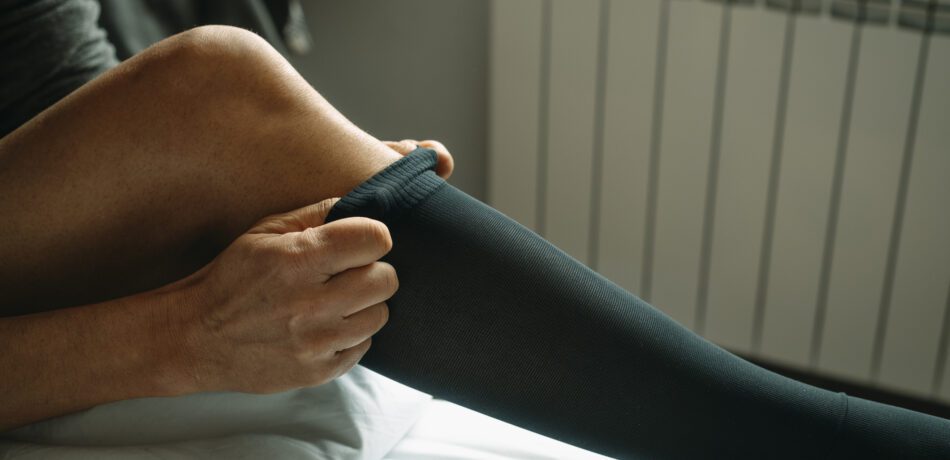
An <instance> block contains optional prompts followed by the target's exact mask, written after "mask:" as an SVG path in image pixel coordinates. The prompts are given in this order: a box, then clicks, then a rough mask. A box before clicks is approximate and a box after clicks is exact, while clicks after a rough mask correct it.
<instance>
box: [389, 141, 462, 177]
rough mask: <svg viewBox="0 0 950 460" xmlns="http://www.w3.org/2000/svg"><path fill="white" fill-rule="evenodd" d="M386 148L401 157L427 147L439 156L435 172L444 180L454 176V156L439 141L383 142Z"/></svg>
mask: <svg viewBox="0 0 950 460" xmlns="http://www.w3.org/2000/svg"><path fill="white" fill-rule="evenodd" d="M383 143H384V144H386V146H388V147H389V148H391V149H393V150H395V151H396V153H398V154H400V155H403V156H405V155H408V154H409V152H412V151H413V150H415V149H416V146H417V145H418V146H419V147H425V148H427V149H432V150H435V153H436V154H437V156H438V160H437V161H438V163H437V164H436V166H435V172H436V174H438V175H439V176H440V177H442V178H443V179H448V178H449V176H451V175H452V171H453V170H454V169H455V160H453V159H452V154H451V153H449V150H448V149H447V148H445V146H444V145H442V143H441V142H439V141H431V140H427V141H422V142H419V141H416V140H413V139H403V140H401V141H399V142H393V141H383Z"/></svg>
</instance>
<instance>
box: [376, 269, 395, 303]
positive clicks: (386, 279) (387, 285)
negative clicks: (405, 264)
mask: <svg viewBox="0 0 950 460" xmlns="http://www.w3.org/2000/svg"><path fill="white" fill-rule="evenodd" d="M377 264H379V265H380V267H381V268H380V270H381V271H382V275H381V276H380V278H381V283H382V285H383V289H385V292H387V293H388V294H389V296H392V295H393V294H395V293H396V291H397V290H399V276H397V275H396V269H395V268H394V267H393V266H392V265H390V264H388V263H386V262H377Z"/></svg>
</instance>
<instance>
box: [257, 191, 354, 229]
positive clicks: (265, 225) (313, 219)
mask: <svg viewBox="0 0 950 460" xmlns="http://www.w3.org/2000/svg"><path fill="white" fill-rule="evenodd" d="M337 201H340V199H339V198H327V199H326V200H323V201H321V202H319V203H314V204H311V205H309V206H304V207H302V208H300V209H295V210H293V211H290V212H286V213H283V214H274V215H272V216H268V217H265V218H263V219H261V220H260V221H259V222H258V223H257V224H255V225H254V227H253V228H251V230H250V231H248V233H275V234H284V233H291V232H302V231H304V230H306V229H308V228H311V227H319V226H321V225H323V224H324V222H326V220H327V214H329V213H330V209H332V208H333V205H334V204H336V202H337Z"/></svg>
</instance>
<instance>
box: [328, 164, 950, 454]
mask: <svg viewBox="0 0 950 460" xmlns="http://www.w3.org/2000/svg"><path fill="white" fill-rule="evenodd" d="M435 164H436V156H435V153H434V152H433V151H431V150H425V149H419V150H416V151H415V152H413V153H412V154H410V155H409V156H407V157H406V158H403V159H401V160H399V161H397V162H396V163H394V164H392V165H391V166H390V167H389V168H387V169H386V170H384V171H382V172H380V173H379V174H377V175H376V176H375V177H373V178H371V179H369V180H368V181H366V182H365V183H363V184H362V185H360V186H359V187H357V188H356V189H355V190H353V191H352V192H351V193H349V194H348V195H347V196H345V197H343V199H342V200H341V201H339V202H338V203H337V204H336V205H335V206H334V208H333V210H332V211H331V212H330V215H329V217H328V221H332V220H336V219H340V218H343V217H349V216H366V217H370V218H373V219H378V220H381V221H382V222H384V223H386V225H387V226H388V227H389V230H390V232H391V233H392V238H393V250H392V252H390V253H389V255H387V256H386V258H385V259H384V260H387V261H389V262H390V263H392V264H393V266H395V267H396V270H397V272H398V273H399V280H400V288H399V291H398V292H397V293H396V295H395V296H394V297H393V298H391V299H390V300H389V301H388V304H389V308H390V318H389V322H388V323H387V325H386V327H385V328H383V329H382V330H381V331H380V332H379V333H377V334H376V335H375V336H374V337H373V347H372V348H371V349H370V351H369V353H368V354H367V355H366V356H365V357H364V358H363V360H362V361H361V364H363V365H364V366H366V367H368V368H370V369H372V370H375V371H377V372H380V373H382V374H383V375H386V376H388V377H390V378H393V379H395V380H397V381H400V382H402V383H404V384H407V385H409V386H412V387H414V388H417V389H420V390H422V391H426V392H429V393H431V394H433V395H434V396H436V397H439V398H444V399H447V400H449V401H453V402H455V403H458V404H461V405H463V406H466V407H469V408H471V409H474V410H477V411H479V412H483V413H486V414H488V415H491V416H494V417H497V418H500V419H502V420H505V421H508V422H511V423H514V424H516V425H519V426H522V427H525V428H528V429H530V430H533V431H536V432H538V433H541V434H545V435H548V436H551V437H554V438H557V439H561V440H564V441H566V442H569V443H572V444H575V445H578V446H580V447H584V448H586V449H589V450H592V451H595V452H600V453H604V454H607V455H612V456H616V457H620V458H634V457H637V458H794V459H799V458H862V459H864V458H950V421H948V420H944V419H941V418H937V417H932V416H929V415H924V414H920V413H916V412H912V411H909V410H905V409H900V408H897V407H892V406H886V405H883V404H878V403H874V402H870V401H866V400H862V399H858V398H854V397H849V396H846V395H845V394H843V393H832V392H829V391H825V390H822V389H819V388H815V387H812V386H809V385H806V384H803V383H800V382H797V381H795V380H792V379H789V378H785V377H782V376H780V375H778V374H775V373H772V372H769V371H767V370H764V369H762V368H759V367H757V366H755V365H752V364H750V363H748V362H746V361H744V360H742V359H740V358H738V357H736V356H735V355H732V354H730V353H729V352H727V351H725V350H723V349H721V348H719V347H718V346H716V345H714V344H712V343H710V342H708V341H706V340H704V339H703V338H701V337H699V336H698V335H696V334H694V333H692V332H691V331H690V330H688V329H686V328H685V327H683V326H681V325H679V324H677V323H676V322H675V321H673V320H672V319H670V318H669V317H667V316H666V315H664V314H663V313H661V312H660V311H659V310H656V309H655V308H653V307H651V306H650V305H647V304H646V303H645V302H643V301H642V300H640V299H638V298H637V297H635V296H634V295H632V294H630V293H629V292H626V291H624V290H623V289H621V288H620V287H619V286H617V285H615V284H613V283H611V282H610V281H608V280H607V279H605V278H603V277H601V276H600V275H598V274H597V273H595V272H593V271H591V270H590V269H588V268H587V267H585V266H584V265H583V264H581V263H579V262H578V261H576V260H574V259H572V258H571V257H570V256H568V255H567V254H565V253H564V252H561V251H560V250H559V249H557V248H556V247H554V246H553V245H551V244H550V243H548V242H547V241H545V240H544V239H542V238H541V237H539V236H538V235H536V234H534V233H533V232H531V231H530V230H528V229H526V228H524V227H522V226H521V225H519V224H518V223H516V222H514V221H513V220H511V219H509V218H507V217H505V216H504V215H502V214H501V213H499V212H498V211H495V210H494V209H492V208H490V207H488V206H486V205H484V204H482V203H481V202H479V201H477V200H475V199H473V198H471V197H469V196H468V195H466V194H465V193H463V192H461V191H460V190H458V189H456V188H454V187H452V186H451V185H449V184H447V183H445V182H444V181H442V180H441V179H440V178H439V177H438V176H436V174H435V173H434V172H433V169H434V167H435Z"/></svg>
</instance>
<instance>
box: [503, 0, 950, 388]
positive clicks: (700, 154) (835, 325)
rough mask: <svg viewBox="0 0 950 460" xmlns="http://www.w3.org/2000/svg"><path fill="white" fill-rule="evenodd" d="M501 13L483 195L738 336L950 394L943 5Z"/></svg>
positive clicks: (839, 368) (732, 339)
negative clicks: (487, 172)
mask: <svg viewBox="0 0 950 460" xmlns="http://www.w3.org/2000/svg"><path fill="white" fill-rule="evenodd" d="M492 8H493V10H492V15H491V20H492V26H491V32H490V37H491V41H492V43H491V51H490V52H491V58H490V63H491V73H490V93H491V99H490V109H489V117H490V119H489V129H490V143H489V146H490V147H489V149H490V152H489V177H488V190H489V201H490V203H491V204H492V205H493V206H495V207H496V208H498V209H500V210H501V211H502V212H505V213H506V214H508V215H509V216H511V217H513V218H515V219H516V220H518V221H520V222H522V223H523V224H525V225H527V226H528V227H531V228H533V229H535V230H536V231H538V232H539V233H540V234H542V235H543V236H545V237H546V238H548V239H549V240H550V241H552V242H553V243H554V244H556V245H557V246H559V247H561V248H562V249H564V250H566V251H567V252H568V253H570V254H571V255H573V256H574V257H576V258H578V259H579V260H581V261H582V262H585V263H587V264H588V265H590V266H591V267H592V268H594V269H596V270H598V271H600V272H601V273H602V274H604V275H605V276H607V277H608V278H610V279H611V280H613V281H614V282H616V283H618V284H620V285H622V286H623V287H625V288H626V289H628V290H630V291H631V292H634V293H636V294H638V295H640V296H641V297H643V298H644V299H645V300H648V301H650V302H651V303H653V304H654V305H656V306H657V307H658V308H660V309H661V310H663V311H665V312H666V313H668V314H669V315H670V316H672V317H673V318H675V319H676V320H678V321H679V322H681V323H683V324H685V325H686V326H688V327H691V328H693V330H695V331H696V332H698V333H700V334H702V335H704V336H705V337H707V338H709V339H710V340H712V341H714V342H717V343H719V344H721V345H723V346H725V347H727V348H729V349H732V350H735V351H739V352H742V353H746V354H750V355H752V356H760V357H763V358H767V359H770V360H773V361H778V362H781V363H784V364H787V365H793V366H797V367H801V368H804V369H810V370H812V371H815V372H819V373H824V374H828V375H831V376H834V377H837V378H845V379H849V380H852V381H856V382H861V383H866V384H872V385H880V386H882V387H886V388H889V389H893V390H897V391H902V392H905V393H909V394H913V395H917V396H922V397H925V398H936V399H942V400H944V401H950V362H948V360H950V357H948V339H950V33H948V31H950V2H948V1H943V0H941V1H939V2H938V1H927V0H916V1H903V2H899V3H898V2H888V1H884V0H866V1H865V0H849V1H818V0H784V1H783V0H768V1H732V2H724V1H719V2H714V1H701V0H692V1H689V0H598V1H595V0H589V1H584V0H495V1H494V2H493V4H492Z"/></svg>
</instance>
